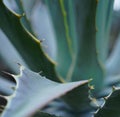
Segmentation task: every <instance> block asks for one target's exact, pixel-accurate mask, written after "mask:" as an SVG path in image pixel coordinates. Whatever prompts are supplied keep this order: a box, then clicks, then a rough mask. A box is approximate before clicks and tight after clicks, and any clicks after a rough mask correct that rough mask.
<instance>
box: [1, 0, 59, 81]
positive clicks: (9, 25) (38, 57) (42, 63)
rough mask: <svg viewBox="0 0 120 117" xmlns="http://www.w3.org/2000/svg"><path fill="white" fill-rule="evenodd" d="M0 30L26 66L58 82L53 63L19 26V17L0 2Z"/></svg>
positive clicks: (39, 45) (37, 41) (36, 42)
mask: <svg viewBox="0 0 120 117" xmlns="http://www.w3.org/2000/svg"><path fill="white" fill-rule="evenodd" d="M0 11H2V12H0V17H1V18H0V28H1V29H2V31H3V32H4V33H5V34H6V36H7V37H8V39H9V40H10V41H11V42H12V44H13V45H14V46H15V48H16V49H17V51H18V52H19V53H20V55H21V56H22V58H23V59H24V61H25V62H26V64H27V65H28V66H29V67H30V68H31V69H32V70H34V71H37V72H40V71H42V74H44V75H46V76H47V77H48V78H49V79H52V80H55V81H60V79H59V78H58V76H57V74H56V72H55V65H54V63H53V62H52V61H51V60H50V59H49V58H48V57H47V55H45V54H44V53H43V51H42V48H41V43H40V41H39V40H37V39H36V38H35V37H34V36H32V35H31V34H30V33H28V32H27V31H26V30H25V29H24V27H23V25H22V24H21V17H22V16H19V15H18V14H15V13H12V12H11V11H9V10H8V9H7V8H6V6H5V5H4V3H3V1H2V0H0Z"/></svg>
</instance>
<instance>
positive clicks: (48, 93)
mask: <svg viewBox="0 0 120 117" xmlns="http://www.w3.org/2000/svg"><path fill="white" fill-rule="evenodd" d="M12 76H13V77H14V78H15V80H16V82H17V86H16V87H15V88H14V89H16V90H15V92H14V94H13V95H11V96H9V97H5V98H7V100H8V104H7V106H6V108H5V110H4V112H3V113H2V117H8V116H9V117H16V116H17V117H28V116H30V115H32V114H33V113H35V112H36V111H37V110H38V109H41V108H43V107H44V106H45V105H47V104H48V103H49V102H50V101H52V100H54V99H55V98H58V97H60V96H63V95H66V93H67V92H70V91H74V89H76V88H77V87H78V88H79V87H81V86H83V85H87V84H88V82H89V81H88V80H84V81H78V82H72V83H63V84H62V83H56V82H53V81H50V80H48V79H46V78H45V77H42V76H40V75H39V74H38V73H35V72H32V71H30V70H28V69H26V68H23V67H21V74H20V75H18V76H14V75H12ZM13 105H14V106H13Z"/></svg>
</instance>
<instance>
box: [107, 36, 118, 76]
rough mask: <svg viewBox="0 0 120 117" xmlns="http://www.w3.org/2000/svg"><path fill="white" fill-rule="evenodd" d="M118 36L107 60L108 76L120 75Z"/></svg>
mask: <svg viewBox="0 0 120 117" xmlns="http://www.w3.org/2000/svg"><path fill="white" fill-rule="evenodd" d="M119 53H120V36H119V38H118V39H117V41H116V43H115V46H114V48H113V51H112V53H111V55H110V57H109V58H108V60H107V64H106V69H107V75H108V76H111V75H112V76H114V75H119V74H120V54H119Z"/></svg>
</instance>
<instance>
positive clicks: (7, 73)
mask: <svg viewBox="0 0 120 117" xmlns="http://www.w3.org/2000/svg"><path fill="white" fill-rule="evenodd" d="M1 72H2V73H4V74H6V75H9V76H13V74H11V73H9V72H6V71H1Z"/></svg>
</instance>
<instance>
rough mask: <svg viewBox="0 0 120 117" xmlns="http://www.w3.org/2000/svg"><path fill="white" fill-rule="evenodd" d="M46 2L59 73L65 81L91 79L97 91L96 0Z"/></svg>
mask: <svg viewBox="0 0 120 117" xmlns="http://www.w3.org/2000/svg"><path fill="white" fill-rule="evenodd" d="M46 4H47V6H48V8H49V11H50V14H51V17H52V21H53V26H54V30H55V32H56V40H57V54H58V58H57V60H56V61H57V62H58V65H57V71H58V73H59V74H60V75H61V76H62V77H63V78H64V79H65V80H67V81H76V80H80V79H88V78H93V81H92V83H93V84H94V85H95V90H100V89H101V87H102V84H103V83H102V82H103V75H104V73H103V68H102V66H101V64H100V62H99V59H98V55H97V49H96V26H95V25H96V24H95V16H96V12H95V11H96V7H97V2H96V0H84V1H83V0H46ZM83 11H84V12H83ZM63 64H64V68H63ZM99 82H101V83H99Z"/></svg>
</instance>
